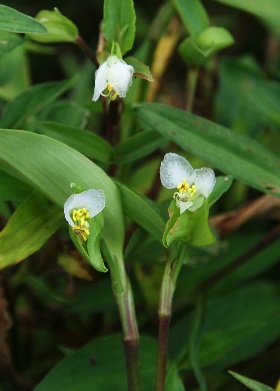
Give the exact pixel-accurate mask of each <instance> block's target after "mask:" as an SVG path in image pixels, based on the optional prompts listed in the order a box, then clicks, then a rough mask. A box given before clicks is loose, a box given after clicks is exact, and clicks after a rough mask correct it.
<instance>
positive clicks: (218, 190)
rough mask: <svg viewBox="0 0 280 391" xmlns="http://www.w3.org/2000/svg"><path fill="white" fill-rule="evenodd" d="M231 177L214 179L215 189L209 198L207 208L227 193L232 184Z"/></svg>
mask: <svg viewBox="0 0 280 391" xmlns="http://www.w3.org/2000/svg"><path fill="white" fill-rule="evenodd" d="M232 180H233V178H232V176H218V177H217V178H216V183H215V187H214V189H213V191H212V193H211V194H210V196H209V199H208V202H209V206H211V205H213V204H214V203H215V202H217V201H218V199H219V198H220V197H221V196H222V195H223V194H224V193H226V192H227V191H228V189H229V188H230V186H231V184H232Z"/></svg>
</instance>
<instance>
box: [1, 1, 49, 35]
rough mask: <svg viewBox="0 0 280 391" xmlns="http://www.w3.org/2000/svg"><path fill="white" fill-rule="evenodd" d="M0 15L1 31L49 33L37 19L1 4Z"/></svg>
mask: <svg viewBox="0 0 280 391" xmlns="http://www.w3.org/2000/svg"><path fill="white" fill-rule="evenodd" d="M0 15H1V20H0V30H5V31H10V32H12V33H34V34H45V33H47V29H46V28H45V27H44V26H42V24H41V23H40V22H38V21H37V20H36V19H33V18H31V16H27V15H25V14H22V13H21V12H18V11H16V10H15V9H13V8H10V7H7V6H5V5H3V4H0Z"/></svg>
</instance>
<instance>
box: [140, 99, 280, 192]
mask: <svg viewBox="0 0 280 391" xmlns="http://www.w3.org/2000/svg"><path fill="white" fill-rule="evenodd" d="M136 114H137V116H138V117H139V119H141V120H143V121H144V122H145V123H146V124H147V126H148V127H149V128H150V127H153V128H154V129H156V130H157V131H158V132H159V133H161V134H162V135H163V136H164V137H165V138H166V139H168V140H172V141H174V142H175V143H176V144H177V145H178V146H180V148H182V149H183V150H185V151H187V152H189V153H192V154H193V155H196V156H199V157H201V158H202V159H204V160H206V161H208V162H209V163H210V164H212V165H213V166H215V167H217V168H218V169H220V170H221V171H222V172H225V173H226V174H228V175H232V176H234V177H235V178H236V179H238V180H240V181H241V182H244V183H245V184H247V185H249V186H252V187H254V188H256V189H258V190H260V191H263V192H265V193H270V194H273V195H276V196H278V197H279V196H280V178H279V169H280V159H279V158H278V157H277V156H275V155H274V154H272V153H271V152H270V151H269V150H267V149H266V148H264V147H263V146H262V145H261V144H260V143H258V142H257V141H255V140H252V139H251V138H249V137H245V136H241V135H239V134H237V133H235V132H233V131H230V130H229V129H227V128H224V127H223V126H220V125H218V124H215V123H213V122H210V121H208V120H206V119H204V118H201V117H198V116H195V115H193V114H190V113H187V112H185V111H183V110H180V109H177V108H174V107H170V106H166V105H162V104H157V103H144V104H141V105H138V106H137V107H136Z"/></svg>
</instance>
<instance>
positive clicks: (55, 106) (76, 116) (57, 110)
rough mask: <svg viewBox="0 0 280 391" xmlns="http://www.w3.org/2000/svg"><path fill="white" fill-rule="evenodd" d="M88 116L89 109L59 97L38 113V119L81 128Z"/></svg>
mask: <svg viewBox="0 0 280 391" xmlns="http://www.w3.org/2000/svg"><path fill="white" fill-rule="evenodd" d="M71 95H72V91H71ZM89 116H90V111H89V110H87V109H86V108H85V107H84V106H82V105H80V104H79V103H78V102H77V101H74V100H64V99H63V100H62V99H60V100H58V101H56V102H53V103H51V104H50V105H48V106H47V107H46V108H45V109H44V110H42V111H41V112H40V115H38V119H39V120H40V121H52V122H58V123H59V124H63V125H67V126H71V127H73V128H80V129H83V128H84V127H85V125H86V124H87V121H88V118H89Z"/></svg>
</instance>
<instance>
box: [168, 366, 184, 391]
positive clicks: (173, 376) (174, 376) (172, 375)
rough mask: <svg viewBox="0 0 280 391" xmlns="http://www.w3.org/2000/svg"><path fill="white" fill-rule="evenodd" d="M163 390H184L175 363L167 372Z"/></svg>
mask: <svg viewBox="0 0 280 391" xmlns="http://www.w3.org/2000/svg"><path fill="white" fill-rule="evenodd" d="M165 390H166V391H175V390H176V391H185V387H184V384H183V382H182V379H181V378H180V375H179V371H178V368H177V367H176V366H175V365H173V366H172V367H171V368H170V369H169V370H168V372H167V375H166V383H165Z"/></svg>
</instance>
